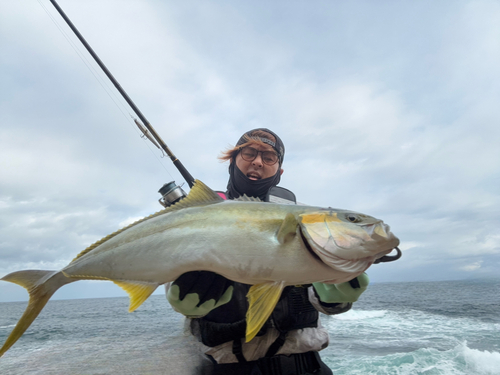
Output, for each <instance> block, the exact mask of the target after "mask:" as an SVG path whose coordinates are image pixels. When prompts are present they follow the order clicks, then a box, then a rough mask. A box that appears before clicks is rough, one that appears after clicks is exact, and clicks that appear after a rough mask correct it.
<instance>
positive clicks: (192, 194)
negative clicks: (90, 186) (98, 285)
mask: <svg viewBox="0 0 500 375" xmlns="http://www.w3.org/2000/svg"><path fill="white" fill-rule="evenodd" d="M220 202H224V199H222V198H221V197H220V196H219V194H217V193H216V192H215V191H213V190H212V189H210V188H209V187H208V186H207V185H205V184H204V183H203V182H201V181H200V180H195V181H194V185H193V188H192V189H191V190H190V191H189V194H188V195H187V197H186V198H184V199H181V200H180V201H179V202H177V203H175V204H173V205H172V206H170V207H167V208H165V209H163V210H161V211H158V212H156V213H154V214H152V215H149V216H147V217H144V218H142V219H140V220H137V221H136V222H133V223H132V224H130V225H127V226H126V227H123V228H122V229H119V230H117V231H116V232H113V233H111V234H109V235H107V236H106V237H103V238H101V239H100V240H99V241H97V242H95V243H93V244H92V245H90V246H89V247H87V248H86V249H85V250H83V251H82V252H80V253H79V254H78V255H77V256H76V257H75V258H74V259H73V260H72V262H74V261H75V260H76V259H78V258H80V257H82V256H83V255H85V254H87V253H88V252H90V251H92V250H94V249H95V248H96V247H97V246H99V245H101V244H103V243H104V242H106V241H107V240H109V239H111V238H113V237H115V236H116V235H118V234H120V233H121V232H123V231H125V230H127V229H129V228H131V227H133V226H135V225H137V224H140V223H142V222H143V221H146V220H149V219H152V218H153V217H156V216H160V215H163V214H167V213H169V212H173V211H178V210H181V209H183V208H188V207H195V206H203V205H209V204H215V203H220Z"/></svg>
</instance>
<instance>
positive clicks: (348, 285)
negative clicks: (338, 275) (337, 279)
mask: <svg viewBox="0 0 500 375" xmlns="http://www.w3.org/2000/svg"><path fill="white" fill-rule="evenodd" d="M369 282H370V279H369V278H368V275H367V274H366V273H363V274H361V275H359V276H358V277H356V278H354V279H352V280H350V281H347V282H345V283H341V284H324V283H313V286H314V290H315V291H316V294H317V295H318V297H319V299H320V300H321V302H324V303H343V302H356V301H357V300H358V298H359V296H360V295H361V294H362V293H363V292H364V291H365V290H366V288H367V287H368V283H369Z"/></svg>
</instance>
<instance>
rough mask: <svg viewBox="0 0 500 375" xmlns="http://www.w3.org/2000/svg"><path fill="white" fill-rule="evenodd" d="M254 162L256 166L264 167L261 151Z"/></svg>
mask: <svg viewBox="0 0 500 375" xmlns="http://www.w3.org/2000/svg"><path fill="white" fill-rule="evenodd" d="M252 163H253V164H254V165H256V166H259V167H262V165H263V164H264V163H262V154H261V153H260V152H259V153H257V156H256V157H255V159H253V162H252Z"/></svg>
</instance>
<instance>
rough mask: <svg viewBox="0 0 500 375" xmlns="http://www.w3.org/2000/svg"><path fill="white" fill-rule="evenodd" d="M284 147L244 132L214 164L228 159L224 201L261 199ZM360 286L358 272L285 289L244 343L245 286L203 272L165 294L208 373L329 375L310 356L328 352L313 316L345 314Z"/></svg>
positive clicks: (273, 138)
mask: <svg viewBox="0 0 500 375" xmlns="http://www.w3.org/2000/svg"><path fill="white" fill-rule="evenodd" d="M284 155H285V147H284V145H283V142H282V141H281V139H280V138H279V137H278V136H277V135H276V134H275V133H273V132H272V131H270V130H269V129H254V130H250V131H248V132H246V133H245V134H243V136H242V137H241V138H240V139H239V140H238V142H237V144H236V146H235V147H233V148H231V149H229V150H227V151H225V152H224V153H223V154H222V156H221V157H220V159H221V160H224V161H229V163H230V164H229V181H228V185H227V191H226V193H225V197H226V198H227V199H236V198H238V197H240V196H242V195H247V196H249V197H255V198H260V199H261V200H263V201H267V200H268V192H269V190H270V189H271V188H272V187H274V186H276V185H277V184H278V183H279V181H280V177H281V174H282V173H283V168H282V165H283V158H284ZM367 285H368V277H367V276H366V275H365V274H363V275H361V276H359V277H358V278H356V279H354V280H351V281H350V282H348V283H343V284H338V285H334V284H323V283H314V284H313V285H312V286H294V287H292V286H290V287H287V288H285V290H284V291H283V293H282V296H281V298H280V300H279V302H278V304H277V305H276V308H275V309H274V311H273V313H272V314H271V317H270V318H269V320H268V321H267V322H266V324H265V325H264V326H263V327H262V329H261V330H260V332H259V333H258V334H257V336H256V337H255V338H254V339H252V340H251V341H250V342H248V343H245V339H244V337H245V330H246V321H245V315H246V311H247V309H248V302H247V300H246V294H247V292H248V290H249V288H250V286H249V285H245V284H240V283H236V282H233V281H230V280H227V279H225V278H224V277H222V276H220V275H217V274H215V273H212V272H207V271H194V272H188V273H185V274H183V275H181V276H180V277H179V278H178V279H177V280H176V281H175V282H174V283H173V284H172V285H171V286H170V288H168V289H167V299H168V301H169V302H170V304H171V305H172V307H173V308H174V309H175V310H176V311H178V312H180V313H182V314H184V315H186V316H187V317H188V318H192V319H191V331H192V333H193V334H194V335H195V336H196V337H197V338H198V339H199V341H201V343H202V344H203V346H204V347H203V349H204V353H205V354H206V355H207V356H208V358H209V359H210V360H211V361H212V362H213V363H214V367H213V372H212V374H213V375H221V374H238V375H245V374H249V375H250V374H251V375H259V374H262V375H268V374H279V375H286V374H296V375H300V374H312V373H314V374H318V375H327V374H328V375H329V374H332V372H331V370H330V369H329V368H328V367H327V366H326V365H325V364H324V363H323V362H322V361H321V359H320V357H319V354H318V351H320V350H322V349H324V348H326V347H327V346H328V333H327V331H326V329H325V328H324V327H322V326H321V323H320V321H319V314H318V312H322V313H324V314H328V315H332V314H339V313H343V312H345V311H347V310H349V309H350V308H351V306H352V302H355V301H356V300H357V299H358V297H359V296H360V295H361V293H362V292H363V291H364V290H365V289H366V287H367Z"/></svg>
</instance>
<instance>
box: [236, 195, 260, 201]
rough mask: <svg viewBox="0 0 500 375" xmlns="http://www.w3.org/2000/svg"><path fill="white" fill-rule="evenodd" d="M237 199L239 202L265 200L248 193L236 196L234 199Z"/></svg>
mask: <svg viewBox="0 0 500 375" xmlns="http://www.w3.org/2000/svg"><path fill="white" fill-rule="evenodd" d="M233 200H235V201H239V202H263V200H262V199H260V198H256V197H249V196H248V195H246V194H243V195H241V196H239V197H238V198H235V199H233Z"/></svg>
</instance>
